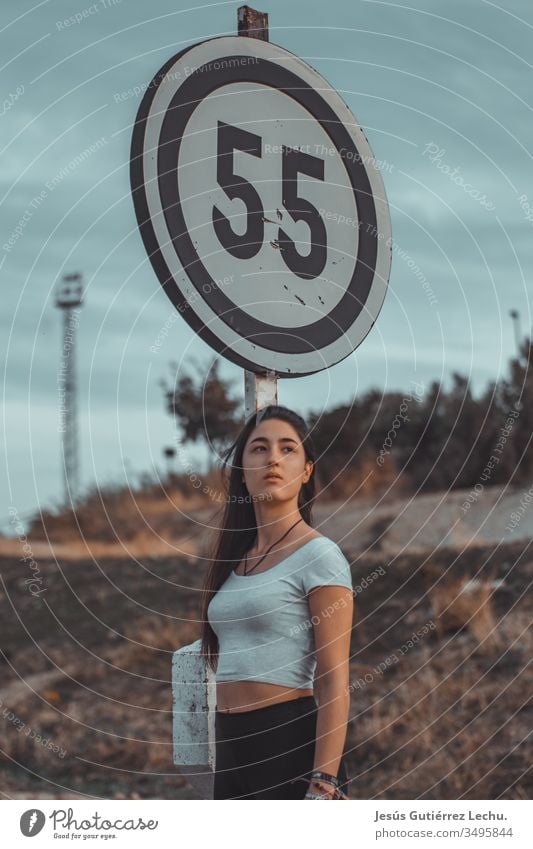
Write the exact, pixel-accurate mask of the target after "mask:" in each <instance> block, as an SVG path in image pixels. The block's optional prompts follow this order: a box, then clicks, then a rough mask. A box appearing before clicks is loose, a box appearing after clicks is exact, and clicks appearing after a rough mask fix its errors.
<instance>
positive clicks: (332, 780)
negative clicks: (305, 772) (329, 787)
mask: <svg viewBox="0 0 533 849" xmlns="http://www.w3.org/2000/svg"><path fill="white" fill-rule="evenodd" d="M313 778H316V779H318V780H319V781H325V782H326V784H333V786H334V787H340V785H341V782H340V781H339V779H338V777H337V776H336V775H331V773H329V772H322V770H320V769H314V770H313V771H312V773H311V779H310V780H311V781H312V780H313Z"/></svg>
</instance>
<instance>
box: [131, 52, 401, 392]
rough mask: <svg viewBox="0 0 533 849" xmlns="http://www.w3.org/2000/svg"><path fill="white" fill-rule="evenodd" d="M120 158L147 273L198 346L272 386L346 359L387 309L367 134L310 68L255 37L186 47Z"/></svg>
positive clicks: (379, 202)
mask: <svg viewBox="0 0 533 849" xmlns="http://www.w3.org/2000/svg"><path fill="white" fill-rule="evenodd" d="M131 154H132V158H131V183H132V191H133V199H134V204H135V210H136V214H137V219H138V222H139V227H140V230H141V235H142V237H143V240H144V243H145V246H146V249H147V252H148V255H149V257H150V260H151V262H152V265H153V267H154V270H155V271H156V274H157V276H158V278H159V280H160V282H161V283H162V285H163V287H164V289H165V291H166V293H167V295H168V296H169V298H170V299H171V301H172V302H173V303H174V305H175V306H176V308H177V309H178V310H179V311H180V312H181V314H182V315H183V317H184V318H185V319H186V321H187V322H188V323H189V324H190V325H191V326H192V327H193V328H194V329H195V330H196V331H197V332H198V334H199V335H200V336H201V337H202V338H203V339H204V340H205V341H206V342H207V343H208V344H210V345H211V346H212V347H213V348H215V350H217V351H218V352H219V353H221V354H222V355H223V356H225V357H227V358H228V359H230V360H232V361H233V362H235V363H237V364H238V365H240V366H242V367H243V368H246V369H249V370H252V371H255V372H266V371H271V372H272V371H273V372H275V373H276V374H277V375H278V376H279V377H299V376H302V375H305V374H311V373H313V372H316V371H320V370H321V369H325V368H328V367H330V366H332V365H334V364H335V363H337V362H339V361H340V360H342V359H344V358H345V357H347V356H348V355H349V354H350V353H351V352H352V351H353V350H354V349H355V348H357V346H358V345H359V344H360V343H361V342H362V340H363V339H364V337H365V336H366V334H367V333H368V331H369V330H370V328H371V327H372V325H373V323H374V322H375V320H376V318H377V315H378V313H379V310H380V309H381V305H382V303H383V299H384V297H385V292H386V288H387V283H388V279H389V272H390V264H391V239H390V219H389V210H388V205H387V200H386V196H385V190H384V187H383V181H382V179H381V175H380V173H379V171H378V169H377V165H376V163H375V160H374V157H373V155H372V152H371V150H370V147H369V145H368V142H367V140H366V138H365V135H364V133H363V132H362V130H361V129H360V128H359V127H358V126H357V123H356V121H355V119H354V117H353V115H352V114H351V112H350V111H349V109H348V107H347V106H346V104H345V103H344V102H343V101H342V100H341V98H340V97H339V95H338V94H337V93H336V92H335V91H334V90H333V89H332V88H331V86H329V85H328V83H327V82H326V81H325V80H324V79H323V78H322V77H321V76H320V75H319V74H318V73H317V72H316V71H315V70H314V69H313V68H311V67H310V66H309V65H307V64H306V63H305V62H303V61H302V60H301V59H299V58H298V57H296V56H294V55H293V54H292V53H289V52H288V51H287V50H284V49H283V48H281V47H278V46H277V45H274V44H271V43H270V42H264V41H260V40H258V39H255V38H244V37H239V36H235V37H224V38H214V39H210V40H209V41H204V42H201V43H200V44H197V45H195V46H194V47H191V48H188V49H187V50H185V51H183V52H182V53H180V54H178V55H177V56H175V57H173V58H172V59H171V60H170V61H169V62H168V63H167V64H166V65H165V66H164V67H163V68H162V69H161V70H160V71H159V72H158V74H157V75H156V77H154V79H153V80H152V82H151V83H150V86H149V87H148V89H147V91H146V93H145V96H144V99H143V101H142V103H141V106H140V108H139V113H138V115H137V120H136V124H135V129H134V133H133V139H132V151H131Z"/></svg>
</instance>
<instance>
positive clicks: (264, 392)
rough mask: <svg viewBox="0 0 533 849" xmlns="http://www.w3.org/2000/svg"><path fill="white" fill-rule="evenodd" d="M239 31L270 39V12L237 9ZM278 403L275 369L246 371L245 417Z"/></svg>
mask: <svg viewBox="0 0 533 849" xmlns="http://www.w3.org/2000/svg"><path fill="white" fill-rule="evenodd" d="M237 33H238V35H241V36H245V37H246V38H258V39H260V40H261V41H268V14H267V13H266V12H258V11H257V10H256V9H252V8H251V7H250V6H239V8H238V9H237ZM277 403H278V381H277V375H276V372H274V371H267V372H266V373H265V374H264V375H263V374H256V373H255V372H254V371H248V370H247V369H245V371H244V417H245V419H248V418H249V417H250V416H251V415H253V414H254V413H255V412H257V410H259V409H261V407H266V406H267V405H268V404H277Z"/></svg>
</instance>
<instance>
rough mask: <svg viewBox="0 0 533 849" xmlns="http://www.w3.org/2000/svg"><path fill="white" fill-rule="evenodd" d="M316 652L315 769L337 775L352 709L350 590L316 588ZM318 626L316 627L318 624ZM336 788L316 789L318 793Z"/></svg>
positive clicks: (313, 596) (313, 601) (311, 607)
mask: <svg viewBox="0 0 533 849" xmlns="http://www.w3.org/2000/svg"><path fill="white" fill-rule="evenodd" d="M308 602H309V610H310V614H311V619H312V621H313V627H314V636H315V648H316V660H317V668H316V676H315V681H316V689H317V696H318V699H317V700H318V716H317V729H316V747H315V759H314V765H313V769H319V770H321V771H322V772H328V773H330V774H332V775H337V774H338V770H339V766H340V761H341V757H342V753H343V750H344V743H345V740H346V729H347V723H348V714H349V709H350V689H349V683H350V682H349V677H350V666H349V661H350V638H351V632H352V623H353V607H354V604H353V593H352V591H351V590H349V589H348V588H347V587H342V586H330V585H328V586H322V587H315V588H314V589H312V590H311V591H310V593H309V595H308ZM315 623H316V624H315ZM326 788H327V789H328V792H329V793H331V792H332V791H333V788H332V787H331V786H329V785H324V784H322V785H320V788H319V787H318V785H313V786H312V788H311V789H312V790H313V791H314V792H321V793H323V792H324V790H326Z"/></svg>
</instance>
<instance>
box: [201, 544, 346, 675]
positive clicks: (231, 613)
mask: <svg viewBox="0 0 533 849" xmlns="http://www.w3.org/2000/svg"><path fill="white" fill-rule="evenodd" d="M325 584H332V585H334V586H341V587H348V588H349V589H351V590H352V589H353V585H352V576H351V572H350V565H349V563H348V561H347V560H346V558H345V556H344V554H343V553H342V551H341V549H340V548H339V546H338V545H337V543H335V542H333V540H331V539H329V538H328V537H324V536H320V537H313V538H312V539H310V540H308V541H307V542H306V543H304V544H303V545H301V546H300V548H298V549H297V550H296V551H294V552H293V553H292V554H289V555H288V557H285V558H284V559H283V560H282V561H281V562H279V563H277V564H276V565H275V566H271V567H270V569H266V570H265V571H263V572H258V573H256V574H254V573H252V574H251V575H236V574H235V572H234V571H233V572H231V574H230V575H229V576H228V578H226V580H225V581H224V583H223V584H222V586H221V587H220V589H219V590H217V592H216V593H215V595H214V596H213V597H212V599H211V602H210V604H209V607H208V610H207V618H208V620H209V623H210V625H211V627H212V628H213V630H214V632H215V634H216V635H217V638H218V645H219V654H218V665H217V672H216V681H217V683H218V682H219V681H245V680H249V681H265V682H268V683H271V684H283V685H284V686H286V687H295V688H302V689H313V679H314V674H315V670H316V659H315V655H314V652H315V639H314V627H313V622H312V621H311V614H310V610H309V603H308V600H307V598H306V596H307V593H308V592H309V591H310V590H311V589H313V587H319V586H323V585H325Z"/></svg>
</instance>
